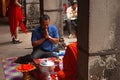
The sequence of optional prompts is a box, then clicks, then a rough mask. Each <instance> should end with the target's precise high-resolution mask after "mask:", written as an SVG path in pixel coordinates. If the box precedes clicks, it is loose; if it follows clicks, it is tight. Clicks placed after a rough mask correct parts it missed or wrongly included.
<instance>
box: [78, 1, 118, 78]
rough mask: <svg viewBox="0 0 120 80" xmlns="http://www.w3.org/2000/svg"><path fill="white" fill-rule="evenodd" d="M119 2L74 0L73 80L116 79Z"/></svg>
mask: <svg viewBox="0 0 120 80" xmlns="http://www.w3.org/2000/svg"><path fill="white" fill-rule="evenodd" d="M119 3H120V0H78V37H77V40H78V65H77V69H78V72H77V80H80V79H81V80H103V79H104V80H119V78H120V67H119V66H120V62H119V61H120V50H119V49H120V5H119ZM88 56H89V58H88ZM88 59H89V61H88ZM88 62H89V65H88ZM88 69H90V71H89V70H88ZM91 73H95V75H96V76H94V77H93V76H92V75H91ZM88 75H89V77H90V78H88ZM91 77H92V79H91ZM93 78H94V79H93Z"/></svg>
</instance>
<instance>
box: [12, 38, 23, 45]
mask: <svg viewBox="0 0 120 80" xmlns="http://www.w3.org/2000/svg"><path fill="white" fill-rule="evenodd" d="M12 42H13V44H19V43H22V41H20V40H15V38H12Z"/></svg>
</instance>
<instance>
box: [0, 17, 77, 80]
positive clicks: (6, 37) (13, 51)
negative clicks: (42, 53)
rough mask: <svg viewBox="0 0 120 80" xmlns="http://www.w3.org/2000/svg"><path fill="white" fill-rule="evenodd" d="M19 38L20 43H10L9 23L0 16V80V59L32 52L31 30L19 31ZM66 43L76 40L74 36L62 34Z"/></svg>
mask: <svg viewBox="0 0 120 80" xmlns="http://www.w3.org/2000/svg"><path fill="white" fill-rule="evenodd" d="M19 38H20V39H21V40H22V41H23V43H21V44H12V42H11V36H10V32H9V24H8V22H7V19H6V18H0V80H5V78H4V71H3V67H2V63H1V60H2V59H4V58H7V57H14V56H21V55H26V54H30V53H31V52H32V46H31V42H30V39H31V32H28V33H27V34H24V33H20V34H19ZM64 40H65V43H66V44H69V43H71V42H73V41H76V39H75V38H71V39H68V38H67V35H66V36H64Z"/></svg>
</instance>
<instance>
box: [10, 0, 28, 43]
mask: <svg viewBox="0 0 120 80" xmlns="http://www.w3.org/2000/svg"><path fill="white" fill-rule="evenodd" d="M8 19H9V24H10V32H11V36H12V37H13V39H12V41H13V43H21V41H20V40H19V39H18V25H20V28H21V30H22V31H23V32H25V33H26V29H25V25H24V23H23V19H24V16H23V13H22V10H21V4H20V3H19V2H18V0H10V3H9V7H8Z"/></svg>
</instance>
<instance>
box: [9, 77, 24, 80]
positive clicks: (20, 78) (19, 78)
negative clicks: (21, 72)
mask: <svg viewBox="0 0 120 80" xmlns="http://www.w3.org/2000/svg"><path fill="white" fill-rule="evenodd" d="M11 80H23V79H22V77H14V78H13V79H11Z"/></svg>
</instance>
